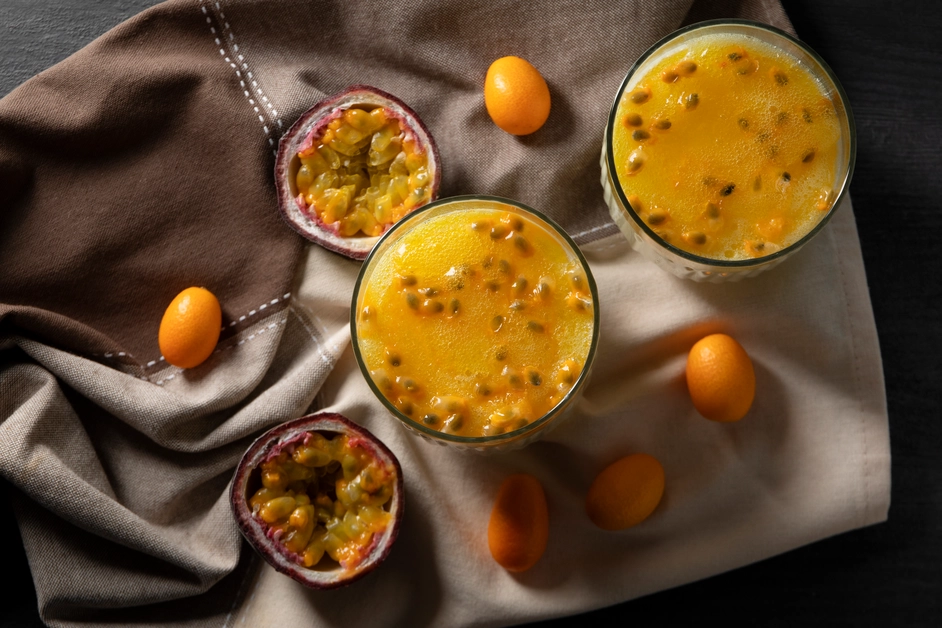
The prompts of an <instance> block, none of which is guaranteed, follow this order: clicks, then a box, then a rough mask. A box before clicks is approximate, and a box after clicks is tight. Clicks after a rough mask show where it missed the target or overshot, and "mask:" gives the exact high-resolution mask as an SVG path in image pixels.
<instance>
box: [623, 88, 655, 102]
mask: <svg viewBox="0 0 942 628" xmlns="http://www.w3.org/2000/svg"><path fill="white" fill-rule="evenodd" d="M628 99H629V100H630V101H631V102H633V103H634V104H636V105H643V104H644V103H646V102H648V101H649V100H651V90H650V89H648V88H647V87H639V88H636V89H635V90H634V91H633V92H631V93H630V94H628Z"/></svg>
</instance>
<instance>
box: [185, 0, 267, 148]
mask: <svg viewBox="0 0 942 628" xmlns="http://www.w3.org/2000/svg"><path fill="white" fill-rule="evenodd" d="M213 4H214V5H215V7H216V11H217V12H218V14H219V17H218V20H217V21H218V22H221V23H222V31H223V34H224V36H225V37H227V41H226V42H225V45H227V46H229V45H231V47H232V52H233V54H232V55H231V56H232V57H236V58H238V60H239V61H240V62H241V63H242V69H243V70H245V71H246V72H248V75H249V78H252V73H251V72H249V71H248V68H249V66H248V64H247V63H245V57H243V56H242V55H241V54H239V45H238V44H236V43H235V34H234V33H233V32H232V27H231V26H229V22H228V21H227V20H226V14H225V13H223V10H222V7H221V6H220V4H219V2H214V3H213ZM206 6H207V5H205V4H203V5H202V6H200V10H201V11H202V12H203V15H205V16H206V23H207V24H209V25H210V26H209V29H210V32H211V33H212V35H213V36H214V41H215V42H216V45H217V46H221V45H223V44H222V43H221V42H220V40H219V37H215V35H216V29H215V28H214V27H213V26H212V18H211V17H210V16H209V11H208V10H207V8H206ZM219 54H220V55H222V56H223V57H224V58H225V61H226V63H228V64H229V66H230V67H231V68H232V69H233V70H235V73H236V76H237V77H238V78H239V85H241V86H242V88H243V93H244V94H245V97H246V98H247V99H248V101H249V106H251V107H252V108H253V109H254V110H255V113H256V114H257V113H259V110H258V107H255V106H254V105H255V101H254V100H253V99H252V95H251V94H250V93H249V91H248V90H246V89H245V82H244V81H242V80H241V79H242V73H241V72H240V71H239V68H238V67H237V66H236V64H235V63H233V59H232V58H230V57H227V56H226V52H225V50H224V49H223V48H220V49H219ZM252 86H253V87H254V88H255V91H256V92H257V93H258V95H259V96H261V97H263V98H265V94H264V93H263V92H262V89H261V88H260V87H259V86H258V83H256V82H255V81H252ZM266 101H267V98H266ZM269 108H271V107H270V106H269ZM272 112H273V115H274V118H273V119H275V121H276V122H277V123H278V127H279V128H283V127H282V124H281V120H278V119H277V116H278V112H277V111H274V109H272ZM258 121H259V122H261V123H262V130H263V131H264V133H265V137H266V139H267V140H268V145H269V146H270V147H271V149H272V155H277V150H276V149H275V138H274V137H272V134H271V131H270V129H269V128H268V125H266V124H265V118H264V116H262V115H259V116H258Z"/></svg>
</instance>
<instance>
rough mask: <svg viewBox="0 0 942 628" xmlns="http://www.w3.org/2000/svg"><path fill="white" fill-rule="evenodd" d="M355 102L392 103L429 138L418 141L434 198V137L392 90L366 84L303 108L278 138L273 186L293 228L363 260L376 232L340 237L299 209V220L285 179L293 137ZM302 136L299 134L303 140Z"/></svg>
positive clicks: (438, 168) (436, 174)
mask: <svg viewBox="0 0 942 628" xmlns="http://www.w3.org/2000/svg"><path fill="white" fill-rule="evenodd" d="M384 101H387V102H384ZM354 104H373V105H382V106H385V105H387V104H392V105H393V106H394V107H396V108H398V109H400V110H401V111H402V114H403V116H402V117H403V118H405V119H406V121H407V122H408V123H409V125H410V127H412V129H413V132H415V130H421V132H422V133H421V135H424V136H425V137H426V138H427V140H428V141H427V142H420V144H421V146H422V147H423V148H424V149H425V150H427V151H428V156H429V163H430V164H434V166H435V167H434V168H433V170H434V176H433V178H432V182H431V195H430V199H429V200H430V201H434V200H435V199H437V198H438V189H439V186H440V185H441V178H442V175H441V159H440V157H439V153H438V146H437V145H436V144H435V139H434V138H433V137H432V134H431V133H430V132H429V130H428V127H426V126H425V123H424V122H422V119H421V118H419V116H418V114H416V113H415V112H414V111H413V110H412V109H411V108H409V106H408V105H406V104H405V103H404V102H402V101H401V100H399V99H398V98H396V97H395V96H393V95H392V94H389V93H387V92H384V91H383V90H381V89H377V88H376V87H371V86H369V85H351V86H350V87H348V88H346V89H345V90H343V91H342V92H340V93H338V94H334V95H333V96H330V97H329V98H325V99H324V100H322V101H320V102H319V103H317V104H316V105H314V106H313V107H311V108H310V109H308V110H307V111H306V112H304V113H303V114H302V115H301V117H300V118H298V120H297V121H296V122H295V123H294V124H292V125H291V128H289V129H288V130H287V132H285V134H284V135H283V136H282V137H281V140H280V141H279V142H278V153H277V155H276V157H275V187H276V188H277V191H278V209H279V211H280V212H281V216H282V218H283V219H284V220H285V222H287V223H288V224H289V225H290V226H291V228H292V229H294V230H295V231H297V232H298V233H300V234H301V235H302V236H304V237H305V238H307V239H308V240H310V241H312V242H316V243H317V244H320V245H321V246H323V247H324V248H326V249H328V250H331V251H334V252H335V253H339V254H340V255H345V256H346V257H350V258H352V259H356V260H364V259H366V256H367V255H369V253H370V250H371V249H372V247H373V244H375V243H376V242H377V241H378V240H379V236H376V237H369V236H359V237H358V236H354V237H350V238H345V237H342V236H340V235H338V234H337V233H335V230H334V229H332V228H330V227H329V226H328V225H326V224H324V222H323V221H321V220H320V219H319V218H312V217H311V216H310V215H307V212H306V211H302V214H304V216H305V218H307V221H308V222H309V223H310V224H307V225H305V224H302V223H301V221H300V220H299V219H298V218H297V217H296V216H295V215H293V214H295V213H296V212H294V211H292V209H293V208H298V209H299V210H305V209H306V208H304V207H300V206H299V203H298V201H297V199H296V198H295V197H294V196H293V195H292V194H291V186H290V183H289V181H288V175H289V170H290V167H291V161H292V159H294V157H295V154H296V150H295V149H293V148H292V145H293V144H295V145H297V144H296V143H295V139H296V138H298V136H299V135H302V134H303V136H304V138H306V137H307V135H308V134H309V133H310V132H311V130H312V129H314V128H315V127H319V126H321V124H322V123H326V121H327V120H326V119H329V118H330V117H331V114H332V113H333V112H334V110H335V109H336V108H337V107H338V106H340V107H344V106H350V105H354ZM397 113H398V112H397ZM416 137H417V139H421V136H420V135H419V134H416ZM304 138H302V141H303V139H304ZM419 207H421V205H419V206H417V207H415V208H414V209H418V208H419ZM387 229H388V227H387ZM357 241H360V242H357Z"/></svg>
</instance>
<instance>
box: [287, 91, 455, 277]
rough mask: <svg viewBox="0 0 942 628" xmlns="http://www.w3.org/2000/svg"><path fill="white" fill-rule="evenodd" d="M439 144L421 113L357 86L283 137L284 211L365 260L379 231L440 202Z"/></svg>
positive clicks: (333, 246)
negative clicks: (421, 208)
mask: <svg viewBox="0 0 942 628" xmlns="http://www.w3.org/2000/svg"><path fill="white" fill-rule="evenodd" d="M440 181H441V174H440V172H439V157H438V149H437V148H436V146H435V141H434V140H433V139H432V136H431V134H430V133H429V132H428V129H426V128H425V125H424V124H422V121H421V120H420V119H419V116H418V115H416V113H415V112H414V111H412V110H411V109H410V108H409V107H407V106H406V104H405V103H403V102H402V101H401V100H399V99H398V98H396V97H395V96H392V95H390V94H387V93H386V92H383V91H381V90H379V89H376V88H375V87H369V86H366V85H354V86H353V87H348V88H347V89H346V90H344V91H343V92H341V93H340V94H337V95H335V96H331V97H330V98H328V99H326V100H323V101H321V102H319V103H318V104H316V105H315V106H314V107H313V108H311V109H309V110H308V111H307V112H306V113H305V114H304V115H302V116H301V117H300V118H299V119H298V121H297V122H295V123H294V125H293V126H292V127H291V128H290V129H288V132H287V133H285V135H284V136H283V137H282V138H281V143H280V144H279V146H278V155H277V157H276V160H275V183H276V185H277V187H278V204H279V207H280V208H281V213H282V215H283V216H284V218H285V220H287V222H288V224H290V225H291V226H292V227H293V228H294V229H295V230H296V231H297V232H298V233H300V234H301V235H303V236H304V237H306V238H307V239H308V240H311V241H313V242H317V243H318V244H320V245H322V246H324V247H326V248H328V249H330V250H332V251H336V252H337V253H341V254H342V255H346V256H347V257H352V258H354V259H364V258H366V256H367V255H368V254H369V252H370V250H371V249H372V248H373V245H374V244H376V241H377V240H378V238H379V236H381V235H382V234H383V233H385V231H386V230H387V229H388V228H389V227H391V226H392V225H393V223H395V222H396V221H398V220H399V219H400V218H402V217H403V216H405V215H406V214H407V213H409V212H410V211H412V210H414V209H416V208H418V207H421V206H422V205H425V204H426V203H428V202H430V201H433V200H435V199H436V198H437V197H438V186H439V182H440Z"/></svg>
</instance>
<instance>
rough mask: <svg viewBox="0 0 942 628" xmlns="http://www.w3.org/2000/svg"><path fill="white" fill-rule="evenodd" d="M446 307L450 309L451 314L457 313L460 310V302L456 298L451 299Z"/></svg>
mask: <svg viewBox="0 0 942 628" xmlns="http://www.w3.org/2000/svg"><path fill="white" fill-rule="evenodd" d="M448 309H450V310H451V313H452V314H457V313H458V312H459V311H461V303H460V302H459V301H458V299H452V300H451V303H449V304H448Z"/></svg>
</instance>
